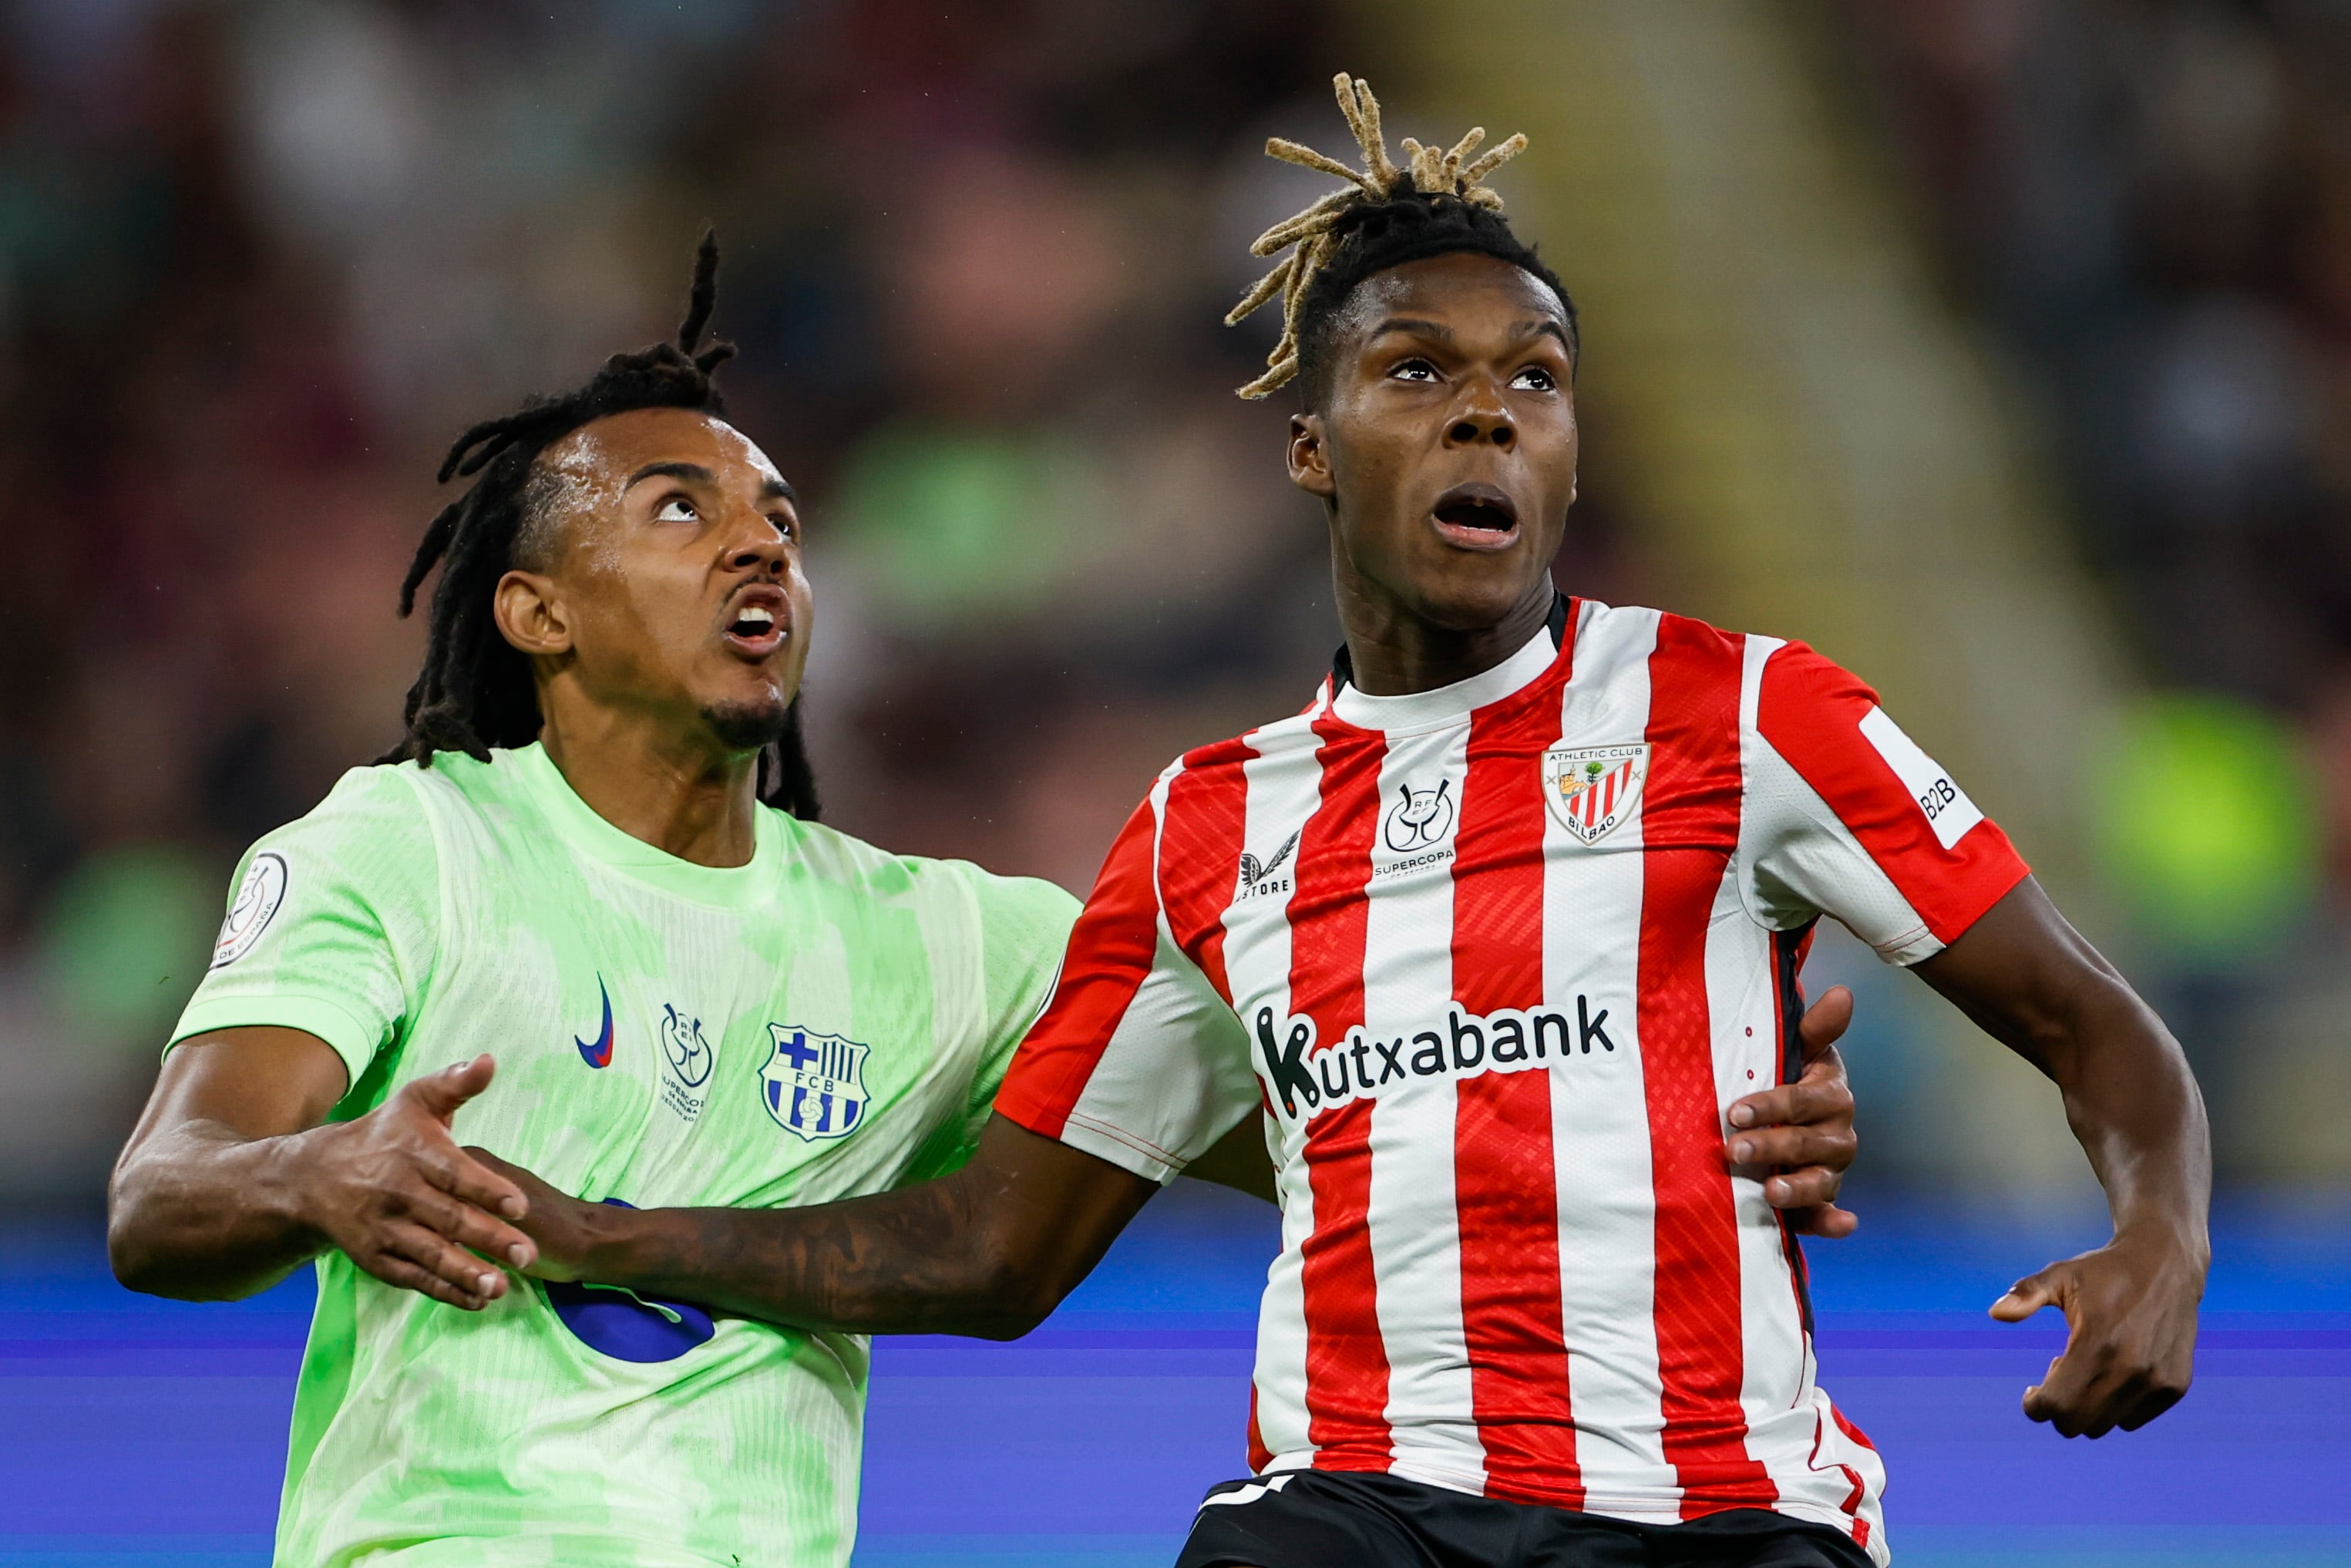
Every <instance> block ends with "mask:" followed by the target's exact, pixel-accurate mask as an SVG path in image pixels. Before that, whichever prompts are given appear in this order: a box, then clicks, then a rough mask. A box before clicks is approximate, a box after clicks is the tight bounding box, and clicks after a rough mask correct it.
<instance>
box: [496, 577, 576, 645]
mask: <svg viewBox="0 0 2351 1568" xmlns="http://www.w3.org/2000/svg"><path fill="white" fill-rule="evenodd" d="M490 611H491V613H492V615H493V616H495V617H496V621H497V623H498V634H499V635H500V636H502V637H504V638H505V639H506V640H507V642H508V643H513V644H514V645H515V646H516V647H517V648H519V649H521V650H522V651H523V652H524V653H529V654H532V655H534V656H537V657H553V656H555V655H557V654H560V653H569V652H571V625H570V621H569V616H568V615H567V614H566V612H565V608H564V604H563V601H562V599H561V598H560V597H559V595H558V594H557V592H556V591H555V580H554V579H553V578H551V577H547V576H543V575H541V574H540V573H538V572H535V571H510V572H508V573H507V574H506V575H505V576H504V577H502V578H500V579H498V585H497V587H496V589H494V590H493V591H491V596H490Z"/></svg>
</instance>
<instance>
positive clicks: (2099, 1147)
mask: <svg viewBox="0 0 2351 1568" xmlns="http://www.w3.org/2000/svg"><path fill="white" fill-rule="evenodd" d="M1918 973H1919V974H1920V975H1921V976H1922V977H1924V978H1925V979H1926V981H1927V983H1928V985H1930V986H1932V987H1934V988H1935V989H1937V990H1938V991H1940V992H1941V993H1942V994H1943V995H1944V996H1945V997H1947V998H1949V999H1950V1000H1951V1002H1953V1003H1954V1004H1955V1005H1956V1006H1958V1008H1959V1010H1960V1011H1962V1012H1964V1013H1966V1014H1967V1015H1968V1017H1969V1018H1970V1019H1974V1020H1975V1022H1976V1023H1977V1024H1979V1025H1980V1026H1981V1027H1982V1029H1983V1030H1985V1032H1987V1033H1989V1034H1990V1035H1991V1036H1992V1037H1993V1038H1994V1039H1996V1040H1999V1041H2001V1043H2002V1044H2003V1045H2006V1046H2007V1047H2008V1048H2009V1049H2010V1050H2011V1051H2015V1052H2016V1053H2017V1054H2018V1055H2020V1056H2022V1057H2023V1058H2024V1059H2025V1060H2026V1061H2030V1062H2032V1064H2033V1065H2034V1066H2035V1067H2038V1068H2039V1069H2040V1070H2041V1071H2043V1072H2045V1073H2047V1074H2048V1075H2049V1077H2050V1078H2051V1079H2052V1080H2053V1081H2054V1082H2055V1083H2056V1085H2057V1088H2058V1091H2059V1092H2061V1093H2062V1094H2063V1095H2064V1102H2065V1116H2066V1119H2067V1121H2069V1122H2070V1123H2072V1124H2073V1128H2074V1136H2075V1137H2076V1138H2078V1139H2080V1140H2081V1144H2082V1147H2083V1149H2084V1150H2085V1152H2087V1153H2088V1155H2089V1156H2090V1165H2091V1167H2092V1168H2093V1169H2095V1171H2096V1172H2097V1176H2098V1180H2099V1182H2100V1183H2101V1184H2102V1185H2103V1186H2105V1189H2106V1205H2107V1207H2108V1208H2109V1210H2110V1211H2111V1212H2112V1214H2113V1217H2114V1227H2115V1236H2114V1239H2113V1240H2112V1241H2111V1242H2109V1243H2108V1244H2107V1245H2105V1246H2104V1247H2101V1248H2099V1249H2097V1250H2095V1251H2094V1252H2086V1253H2084V1254H2083V1255H2082V1256H2081V1257H2079V1258H2072V1259H2067V1260H2064V1261H2063V1262H2058V1263H2052V1264H2051V1265H2049V1267H2047V1268H2046V1269H2043V1270H2041V1271H2040V1272H2039V1273H2037V1274H2034V1275H2032V1276H2031V1277H2030V1278H2028V1279H2024V1280H2020V1281H2017V1283H2016V1284H2015V1286H2014V1287H2013V1288H2011V1290H2010V1291H2009V1292H2008V1294H2006V1295H2005V1296H2002V1297H2001V1299H2000V1301H1997V1302H1995V1303H1994V1304H1993V1306H1992V1315H1993V1316H1994V1317H1997V1318H2000V1319H2001V1320H2002V1321H2004V1322H2022V1321H2023V1320H2024V1319H2026V1318H2028V1317H2031V1316H2032V1314H2033V1313H2034V1312H2038V1311H2040V1310H2041V1309H2042V1308H2043V1307H2044V1306H2056V1307H2060V1308H2063V1309H2064V1313H2065V1318H2066V1322H2067V1324H2068V1326H2069V1328H2070V1330H2071V1333H2070V1334H2069V1336H2068V1338H2067V1341H2066V1344H2065V1352H2064V1354H2063V1355H2061V1356H2059V1357H2058V1358H2057V1359H2056V1360H2055V1361H2053V1362H2052V1363H2051V1364H2050V1367H2049V1374H2048V1375H2047V1377H2046V1378H2045V1379H2044V1380H2043V1382H2041V1383H2040V1384H2039V1385H2035V1386H2034V1387H2032V1388H2031V1389H2028V1390H2027V1391H2026V1392H2025V1396H2024V1412H2025V1414H2026V1415H2028V1416H2032V1418H2033V1419H2034V1420H2036V1421H2048V1422H2052V1423H2053V1424H2054V1425H2055V1426H2056V1427H2057V1429H2058V1430H2059V1431H2060V1432H2063V1433H2064V1435H2065V1436H2067V1437H2077V1436H2088V1437H2102V1436H2104V1435H2105V1433H2107V1432H2109V1431H2111V1430H2113V1429H2114V1428H2115V1427H2122V1428H2123V1429H2124V1430H2126V1431H2129V1430H2132V1429H2134V1428H2136V1427H2142V1426H2144V1425H2146V1424H2147V1422H2149V1421H2151V1420H2153V1419H2154V1418H2155V1417H2156V1416H2159V1415H2161V1414H2162V1413H2163V1412H2164V1411H2166V1410H2168V1409H2169V1408H2170V1407H2171V1406H2173V1405H2175V1404H2177V1403H2179V1398H2180V1396H2182V1395H2184V1394H2186V1393H2187V1392H2188V1385H2189V1378H2190V1376H2191V1375H2192V1374H2193V1371H2194V1362H2195V1349H2196V1304H2197V1302H2198V1301H2199V1299H2200V1298H2201V1297H2202V1295H2203V1293H2204V1273H2205V1270H2206V1268H2207V1267H2208V1266H2209V1265H2210V1261H2211V1244H2210V1239H2208V1237H2207V1235H2206V1230H2205V1220H2206V1211H2207V1210H2208V1209H2209V1208H2210V1202H2211V1190H2212V1151H2211V1140H2210V1134H2209V1133H2208V1131H2207V1128H2206V1125H2205V1120H2204V1100H2203V1096H2202V1095H2201V1094H2199V1092H2197V1088H2196V1080H2195V1078H2194V1077H2193V1076H2192V1075H2191V1074H2190V1073H2189V1070H2188V1059H2187V1057H2186V1056H2185V1055H2184V1054H2183V1053H2182V1052H2181V1051H2180V1049H2179V1041H2178V1040H2174V1039H2172V1038H2171V1032H2170V1030H2167V1029H2166V1028H2164V1026H2163V1020H2162V1019H2159V1018H2158V1017H2156V1016H2155V1012H2154V1009H2150V1008H2149V1007H2148V1006H2147V1004H2146V1003H2145V1002H2144V1001H2142V1000H2140V999H2139V997H2138V995H2137V992H2135V991H2133V990H2132V989H2131V988H2130V985H2129V983H2128V982H2127V981H2126V980H2125V979H2124V978H2123V977H2122V976H2121V975H2119V974H2117V973H2116V971H2115V968H2114V967H2113V966H2112V965H2110V964H2108V963H2107V962H2106V961H2105V958H2104V957H2102V956H2099V954H2098V952H2097V950H2096V949H2095V948H2094V947H2092V946H2090V944H2089V943H2088V942H2086V941H2085V940H2084V939H2083V937H2082V935H2081V934H2080V933H2079V932H2077V931H2075V930H2074V928H2073V926H2072V925H2068V924H2067V923H2066V921H2065V917H2064V915H2060V914H2059V913H2058V912H2057V909H2056V906H2055V905H2054V904H2051V903H2050V902H2049V896H2048V894H2045V893H2043V892H2042V890H2041V884H2040V883H2038V882H2035V881H2033V880H2032V879H2030V878H2027V879H2026V880H2025V881H2024V882H2023V883H2020V884H2019V885H2018V886H2017V887H2016V889H2015V890H2014V891H2013V892H2011V893H2010V894H2008V896H2007V897H2005V898H2003V899H2002V900H2001V902H2000V903H1999V904H1995V905H1993V906H1992V908H1991V912H1990V913H1989V914H1987V915H1984V917H1983V918H1982V919H1980V920H1979V921H1978V922H1976V924H1975V925H1973V926H1972V927H1970V929H1969V930H1968V932H1967V933H1966V934H1965V935H1964V936H1961V937H1960V938H1959V940H1958V941H1956V942H1954V943H1952V944H1951V945H1950V946H1949V947H1946V948H1945V949H1944V950H1943V951H1942V952H1940V953H1938V954H1937V955H1935V956H1933V957H1931V958H1928V959H1927V960H1926V961H1925V962H1924V963H1922V964H1920V965H1919V966H1918Z"/></svg>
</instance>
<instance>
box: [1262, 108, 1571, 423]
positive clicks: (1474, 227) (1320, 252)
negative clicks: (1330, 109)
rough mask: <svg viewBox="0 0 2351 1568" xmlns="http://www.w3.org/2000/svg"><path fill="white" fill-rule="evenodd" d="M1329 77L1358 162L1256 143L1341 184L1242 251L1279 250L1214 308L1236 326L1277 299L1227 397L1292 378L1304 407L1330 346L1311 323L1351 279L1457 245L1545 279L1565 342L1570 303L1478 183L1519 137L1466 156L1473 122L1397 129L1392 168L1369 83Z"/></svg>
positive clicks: (1324, 316)
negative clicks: (1422, 131) (1435, 132)
mask: <svg viewBox="0 0 2351 1568" xmlns="http://www.w3.org/2000/svg"><path fill="white" fill-rule="evenodd" d="M1332 89H1334V91H1335V92H1336V94H1337V96H1338V99H1339V112H1340V113H1341V114H1343V115H1344V116H1345V117H1346V120H1347V128H1348V129H1349V130H1350V131H1353V132H1354V133H1355V145H1356V146H1357V148H1359V149H1360V150H1361V151H1362V152H1363V157H1364V166H1363V168H1361V169H1360V170H1357V169H1350V168H1349V167H1347V165H1346V164H1344V163H1342V162H1340V161H1339V160H1338V159H1336V158H1332V157H1331V156H1329V155H1328V154H1326V153H1322V152H1316V151H1314V149H1312V148H1311V147H1307V146H1304V145H1301V143H1299V142H1296V141H1287V140H1285V139H1283V138H1281V137H1279V136H1276V137H1273V138H1270V140H1269V141H1267V142H1266V144H1265V151H1266V155H1267V156H1268V157H1270V158H1279V159H1280V160H1281V161H1282V162H1285V163H1295V164H1298V165H1300V166H1301V168H1307V169H1315V170H1320V171H1321V172H1323V173H1326V174H1332V175H1335V176H1337V177H1338V178H1340V179H1342V180H1344V181H1346V182H1347V183H1346V184H1345V185H1344V186H1343V187H1342V188H1340V189H1339V190H1336V191H1333V192H1332V193H1330V194H1329V195H1327V196H1324V197H1323V198H1322V200H1320V201H1318V202H1316V203H1315V204H1313V205H1312V206H1311V207H1308V208H1307V209H1306V210H1305V211H1303V212H1301V213H1298V214H1294V215H1292V216H1290V217H1287V218H1284V219H1282V221H1281V222H1280V223H1278V224H1276V225H1273V226H1272V227H1271V228H1270V229H1268V230H1266V231H1265V233H1263V234H1261V235H1258V237H1257V242H1256V243H1255V244H1253V245H1251V246H1249V254H1251V255H1252V256H1278V255H1280V253H1281V252H1283V251H1285V250H1287V251H1289V252H1290V254H1289V255H1288V256H1283V257H1282V259H1281V261H1280V264H1279V265H1277V266H1276V267H1274V269H1273V270H1272V271H1271V272H1269V273H1267V274H1266V275H1265V276H1264V277H1260V278H1259V279H1258V281H1257V284H1256V286H1255V287H1252V288H1251V289H1250V290H1249V292H1248V293H1247V294H1245V295H1243V296H1242V297H1241V301H1240V303H1239V304H1238V305H1236V306H1234V307H1233V308H1232V309H1231V310H1230V311H1228V312H1227V313H1226V316H1225V325H1226V326H1228V327H1234V326H1238V325H1239V324H1240V322H1241V321H1242V319H1244V318H1246V317H1248V316H1249V315H1251V314H1252V313H1254V312H1255V311H1256V310H1257V309H1258V308H1259V307H1261V306H1263V305H1265V304H1267V303H1268V302H1269V301H1270V300H1271V299H1272V298H1274V297H1275V296H1276V295H1280V297H1281V338H1280V341H1279V342H1277V343H1275V344H1274V346H1273V351H1272V352H1271V353H1270V354H1269V355H1267V356H1266V371H1265V373H1264V374H1263V375H1261V376H1259V377H1258V378H1257V380H1255V381H1253V382H1249V384H1248V385H1247V386H1245V387H1242V388H1240V389H1238V390H1239V395H1241V396H1242V397H1245V398H1250V399H1256V398H1261V397H1264V396H1265V395H1266V394H1267V393H1269V392H1272V391H1273V390H1274V389H1276V388H1277V387H1280V386H1283V385H1285V384H1287V383H1288V382H1290V381H1291V380H1293V379H1298V378H1302V380H1303V382H1304V390H1305V392H1306V398H1307V402H1308V403H1309V405H1310V406H1311V405H1313V404H1315V403H1318V402H1321V400H1322V392H1324V391H1325V390H1326V389H1325V387H1324V385H1323V381H1324V378H1323V376H1322V375H1321V374H1320V373H1319V372H1320V371H1322V370H1324V369H1325V368H1326V364H1327V359H1328V353H1327V350H1328V349H1329V347H1330V344H1329V340H1328V338H1329V335H1328V333H1327V331H1324V330H1322V329H1323V328H1325V327H1327V325H1328V323H1329V321H1330V319H1331V317H1332V315H1333V314H1334V313H1335V312H1336V310H1337V308H1338V307H1339V306H1340V305H1341V304H1342V303H1343V302H1344V300H1345V299H1346V298H1347V296H1349V295H1350V294H1352V293H1353V292H1354V290H1355V287H1356V285H1358V284H1360V283H1362V282H1363V281H1364V279H1365V278H1366V277H1371V276H1372V275H1373V274H1374V273H1377V272H1384V271H1386V270H1387V269H1388V268H1390V267H1401V266H1403V265H1404V264H1405V263H1406V262H1409V261H1419V260H1423V259H1425V258H1426V257H1428V256H1443V255H1447V254H1449V253H1452V252H1457V251H1468V252H1472V253H1475V254H1478V255H1481V256H1492V257H1494V258H1495V259H1496V260H1498V261H1503V262H1507V263H1509V264H1510V265H1511V266H1513V267H1520V268H1522V269H1523V270H1525V271H1526V272H1528V273H1529V274H1531V275H1532V276H1533V277H1535V278H1537V279H1538V280H1540V281H1541V282H1542V283H1543V284H1545V285H1546V286H1548V287H1550V288H1551V290H1552V292H1553V293H1555V294H1557V295H1558V296H1559V299H1560V304H1561V306H1562V308H1563V309H1564V310H1565V312H1566V317H1567V334H1568V341H1569V345H1570V347H1571V349H1573V346H1574V344H1575V340H1576V333H1575V305H1574V302H1573V301H1572V300H1571V299H1569V298H1568V297H1567V290H1566V288H1565V287H1562V285H1561V283H1560V281H1559V279H1558V277H1555V276H1554V275H1553V274H1552V270H1551V268H1549V267H1545V266H1544V265H1543V264H1542V262H1541V260H1539V259H1538V258H1537V256H1536V255H1535V251H1534V247H1533V246H1529V245H1526V244H1525V243H1523V242H1522V241H1520V239H1519V237H1518V236H1517V235H1514V234H1512V233H1511V232H1510V224H1509V223H1508V221H1506V220H1505V219H1504V218H1503V216H1502V198H1501V197H1500V195H1499V194H1498V193H1496V192H1495V191H1494V190H1493V189H1492V188H1491V187H1490V186H1489V185H1487V184H1486V183H1485V179H1486V176H1487V175H1489V174H1490V173H1492V172H1494V171H1495V170H1497V169H1499V168H1500V167H1501V166H1502V165H1503V164H1505V163H1507V162H1510V160H1511V159H1513V158H1515V157H1517V156H1518V155H1519V154H1520V152H1524V151H1525V150H1526V145H1527V139H1526V138H1525V137H1524V136H1522V135H1520V136H1512V137H1510V139H1509V140H1508V141H1501V142H1499V143H1497V144H1496V145H1494V146H1493V147H1491V148H1489V149H1488V150H1487V151H1486V152H1484V153H1483V154H1478V149H1479V146H1480V145H1482V144H1483V143H1484V141H1485V140H1486V129H1485V127H1484V126H1477V127H1473V128H1472V129H1471V130H1470V131H1469V133H1468V135H1466V136H1464V137H1462V138H1461V140H1460V141H1457V142H1455V143H1454V144H1453V145H1452V146H1450V147H1443V148H1440V147H1437V146H1434V145H1431V146H1426V147H1424V146H1422V145H1421V144H1420V143H1419V142H1418V141H1414V140H1413V139H1412V138H1411V137H1409V136H1407V137H1405V139H1404V142H1403V148H1404V154H1405V162H1404V163H1403V165H1402V166H1401V167H1399V166H1398V165H1397V164H1396V163H1395V162H1394V161H1393V160H1391V159H1390V158H1389V156H1388V149H1387V137H1386V134H1385V132H1384V131H1382V130H1381V128H1380V100H1379V99H1376V98H1374V97H1373V96H1372V89H1371V84H1369V83H1368V82H1365V81H1364V80H1363V79H1362V78H1360V77H1351V76H1349V75H1348V74H1347V73H1346V72H1344V71H1341V72H1340V73H1339V74H1338V75H1337V76H1336V77H1333V78H1332ZM1473 155H1476V156H1473Z"/></svg>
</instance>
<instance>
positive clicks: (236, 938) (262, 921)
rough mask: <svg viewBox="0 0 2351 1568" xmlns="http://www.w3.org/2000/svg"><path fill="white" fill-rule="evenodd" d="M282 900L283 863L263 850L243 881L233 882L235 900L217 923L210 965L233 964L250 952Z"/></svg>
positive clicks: (284, 887) (284, 892)
mask: <svg viewBox="0 0 2351 1568" xmlns="http://www.w3.org/2000/svg"><path fill="white" fill-rule="evenodd" d="M285 902H286V862H285V860H284V859H283V858H282V857H280V856H278V855H276V854H273V853H271V852H268V851H267V850H264V851H263V852H261V853H259V854H257V855H256V856H254V857H253V863H252V864H251V865H249V866H247V867H246V868H245V880H244V881H243V882H241V883H237V884H236V900H235V903H233V904H230V905H229V906H228V918H226V919H225V920H223V921H222V922H221V928H220V936H218V937H216V938H214V942H213V961H212V967H214V968H215V969H217V968H219V967H221V966H222V965H224V964H234V963H235V962H236V961H237V960H238V959H239V958H242V957H244V956H246V954H247V953H250V952H252V951H253V945H254V944H255V943H256V942H258V941H260V940H261V934H262V933H263V932H264V931H266V930H268V929H269V923H270V921H271V920H273V919H275V918H276V917H277V906H278V905H279V904H284V903H285Z"/></svg>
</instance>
